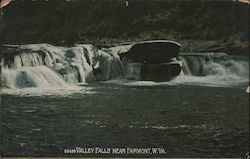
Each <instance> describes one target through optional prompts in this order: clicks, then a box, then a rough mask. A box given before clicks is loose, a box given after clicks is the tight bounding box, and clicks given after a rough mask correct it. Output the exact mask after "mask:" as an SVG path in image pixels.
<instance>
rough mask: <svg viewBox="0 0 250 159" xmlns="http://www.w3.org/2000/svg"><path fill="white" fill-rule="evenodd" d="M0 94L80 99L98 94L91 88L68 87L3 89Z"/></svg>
mask: <svg viewBox="0 0 250 159" xmlns="http://www.w3.org/2000/svg"><path fill="white" fill-rule="evenodd" d="M0 94H5V95H18V96H23V97H33V96H37V97H46V98H47V97H53V98H54V97H60V98H61V97H72V98H78V97H79V98H80V97H81V96H82V95H94V94H96V92H95V91H94V90H93V88H91V87H82V86H74V85H68V86H65V87H50V88H48V87H45V88H37V87H31V88H23V89H17V88H14V89H6V88H4V89H1V90H0Z"/></svg>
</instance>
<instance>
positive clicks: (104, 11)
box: [3, 0, 249, 45]
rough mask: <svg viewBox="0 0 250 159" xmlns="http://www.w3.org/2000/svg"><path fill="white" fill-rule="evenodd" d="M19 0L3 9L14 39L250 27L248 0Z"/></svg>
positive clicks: (124, 38)
mask: <svg viewBox="0 0 250 159" xmlns="http://www.w3.org/2000/svg"><path fill="white" fill-rule="evenodd" d="M128 2H129V6H127V7H126V5H125V1H123V0H74V1H72V0H71V1H64V0H48V1H43V0H37V1H31V0H16V1H13V2H12V3H11V4H10V5H9V6H7V7H5V8H4V10H3V12H4V16H3V33H4V34H3V35H4V37H3V41H4V43H10V44H22V43H41V42H46V43H51V44H57V45H70V44H73V43H86V42H90V43H124V42H128V41H138V40H153V39H171V40H183V39H198V40H209V39H216V38H220V37H223V36H230V35H232V34H235V33H238V32H243V33H245V34H248V32H249V30H248V29H249V19H248V18H249V5H246V4H242V3H239V2H236V1H195V0H193V1H190V0H185V1H184V0H177V1H176V0H175V1H174V0H129V1H128Z"/></svg>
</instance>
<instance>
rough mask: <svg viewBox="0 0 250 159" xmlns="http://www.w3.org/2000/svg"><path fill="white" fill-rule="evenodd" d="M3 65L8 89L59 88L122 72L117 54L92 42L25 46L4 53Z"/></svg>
mask: <svg viewBox="0 0 250 159" xmlns="http://www.w3.org/2000/svg"><path fill="white" fill-rule="evenodd" d="M1 67H2V68H1V86H2V87H7V88H25V87H59V86H65V85H66V84H76V83H85V82H92V81H99V80H109V79H111V78H117V77H119V76H122V75H123V70H122V66H121V61H120V59H119V56H118V55H113V54H110V53H106V52H104V51H101V50H98V49H97V48H95V47H94V46H92V45H76V46H74V47H71V48H66V47H55V46H52V45H48V44H32V45H23V46H19V47H18V48H16V50H15V51H12V52H11V54H8V53H6V54H5V56H4V58H3V59H2V60H1Z"/></svg>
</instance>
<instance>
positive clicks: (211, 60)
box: [172, 53, 249, 85]
mask: <svg viewBox="0 0 250 159" xmlns="http://www.w3.org/2000/svg"><path fill="white" fill-rule="evenodd" d="M181 58H182V63H183V72H182V74H181V75H180V76H178V77H177V78H176V79H174V80H173V81H172V83H200V84H201V83H206V84H210V85H231V84H239V83H242V82H249V59H248V58H247V57H240V56H233V55H228V54H225V53H200V54H199V53H193V54H190V53H187V54H181Z"/></svg>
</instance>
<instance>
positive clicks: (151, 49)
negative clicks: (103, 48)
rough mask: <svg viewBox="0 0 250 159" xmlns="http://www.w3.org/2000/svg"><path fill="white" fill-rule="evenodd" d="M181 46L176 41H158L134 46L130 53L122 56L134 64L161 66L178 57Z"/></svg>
mask: <svg viewBox="0 0 250 159" xmlns="http://www.w3.org/2000/svg"><path fill="white" fill-rule="evenodd" d="M180 48H181V45H180V44H179V43H176V42H174V41H168V40H156V41H145V42H140V43H136V44H134V45H133V46H132V47H131V48H130V49H129V50H128V52H125V53H123V54H120V56H121V57H122V58H123V57H125V58H128V59H131V60H133V61H134V62H139V63H147V64H159V63H166V62H169V61H170V60H171V58H174V57H178V56H179V52H180Z"/></svg>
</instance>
